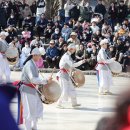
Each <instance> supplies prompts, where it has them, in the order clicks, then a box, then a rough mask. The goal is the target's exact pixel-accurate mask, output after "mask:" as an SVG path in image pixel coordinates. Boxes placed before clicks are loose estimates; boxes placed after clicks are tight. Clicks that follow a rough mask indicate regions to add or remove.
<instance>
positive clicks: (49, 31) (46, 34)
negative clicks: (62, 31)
mask: <svg viewBox="0 0 130 130" xmlns="http://www.w3.org/2000/svg"><path fill="white" fill-rule="evenodd" d="M52 33H53V29H52V27H51V24H50V23H48V24H47V27H46V28H45V30H44V37H45V41H46V42H47V43H48V41H49V40H50V39H51V35H52Z"/></svg>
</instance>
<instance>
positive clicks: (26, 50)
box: [19, 42, 31, 68]
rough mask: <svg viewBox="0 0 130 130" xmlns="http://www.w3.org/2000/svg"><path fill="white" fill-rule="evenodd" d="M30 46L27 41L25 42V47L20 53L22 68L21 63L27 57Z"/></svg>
mask: <svg viewBox="0 0 130 130" xmlns="http://www.w3.org/2000/svg"><path fill="white" fill-rule="evenodd" d="M30 51H31V48H30V47H29V43H28V42H25V47H23V48H22V53H21V55H20V61H19V62H20V68H23V63H24V62H25V60H26V59H27V57H28V56H29V55H30Z"/></svg>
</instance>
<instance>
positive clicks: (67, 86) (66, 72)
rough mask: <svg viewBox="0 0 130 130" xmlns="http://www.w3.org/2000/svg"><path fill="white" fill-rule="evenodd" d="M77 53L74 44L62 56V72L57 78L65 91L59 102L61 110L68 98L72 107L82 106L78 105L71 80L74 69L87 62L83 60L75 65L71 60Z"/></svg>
mask: <svg viewBox="0 0 130 130" xmlns="http://www.w3.org/2000/svg"><path fill="white" fill-rule="evenodd" d="M75 51H76V46H75V44H74V43H71V44H70V45H69V46H68V51H67V52H66V53H65V54H64V55H63V56H62V58H61V60H60V63H59V67H60V71H59V72H58V73H57V78H58V80H59V83H60V86H61V88H62V89H63V91H62V94H61V97H60V99H59V100H58V106H57V107H59V108H64V107H63V105H62V104H63V101H67V100H68V98H71V102H72V107H77V106H80V104H78V103H77V98H76V91H75V87H74V84H73V83H72V80H71V78H70V74H71V70H72V68H74V67H78V66H80V65H81V64H83V63H85V62H86V60H81V61H79V62H77V63H74V61H73V60H72V58H71V55H72V54H73V53H74V52H75Z"/></svg>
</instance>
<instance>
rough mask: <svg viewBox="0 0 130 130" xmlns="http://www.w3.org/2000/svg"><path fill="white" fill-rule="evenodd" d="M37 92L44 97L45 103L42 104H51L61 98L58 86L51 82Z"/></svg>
mask: <svg viewBox="0 0 130 130" xmlns="http://www.w3.org/2000/svg"><path fill="white" fill-rule="evenodd" d="M39 91H40V92H41V93H42V94H43V95H44V96H45V101H43V100H42V99H41V100H42V102H43V103H45V104H52V103H55V102H57V101H58V99H59V98H60V96H61V88H60V85H59V84H58V83H57V82H56V81H54V80H52V82H51V83H49V84H47V85H45V86H42V87H41V88H40V89H39Z"/></svg>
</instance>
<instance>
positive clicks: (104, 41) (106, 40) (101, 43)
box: [100, 39, 108, 45]
mask: <svg viewBox="0 0 130 130" xmlns="http://www.w3.org/2000/svg"><path fill="white" fill-rule="evenodd" d="M103 44H108V39H103V40H101V42H100V45H103Z"/></svg>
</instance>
